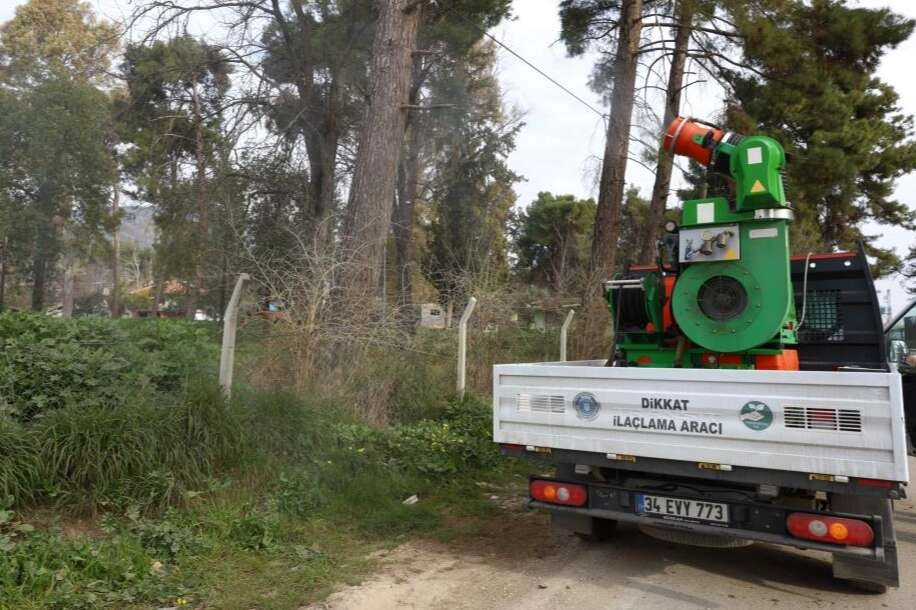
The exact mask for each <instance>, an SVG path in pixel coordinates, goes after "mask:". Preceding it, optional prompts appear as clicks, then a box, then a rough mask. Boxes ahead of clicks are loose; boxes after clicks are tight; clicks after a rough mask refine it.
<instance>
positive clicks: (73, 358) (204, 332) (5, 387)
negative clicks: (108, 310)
mask: <svg viewBox="0 0 916 610" xmlns="http://www.w3.org/2000/svg"><path fill="white" fill-rule="evenodd" d="M0 350H2V353H3V354H4V358H3V359H0V412H5V413H7V414H8V415H11V416H13V417H15V418H16V419H18V420H20V421H31V420H32V419H35V418H37V417H41V416H43V415H45V414H46V413H49V412H52V411H54V410H57V409H62V408H65V407H76V408H86V407H95V406H99V407H105V408H117V407H119V406H121V405H122V404H124V403H128V402H133V401H136V400H138V399H141V398H143V397H144V396H149V395H151V394H152V393H153V392H172V391H177V390H179V389H181V388H182V387H184V385H185V384H186V382H187V380H188V379H191V378H196V377H200V376H202V375H205V374H206V373H207V372H210V373H212V371H215V369H216V363H217V357H216V345H215V342H214V341H213V330H212V328H211V327H209V326H207V325H200V324H197V323H190V322H179V321H171V320H110V319H104V318H79V319H74V320H64V319H59V318H51V317H48V316H42V315H37V314H10V313H6V314H2V315H0Z"/></svg>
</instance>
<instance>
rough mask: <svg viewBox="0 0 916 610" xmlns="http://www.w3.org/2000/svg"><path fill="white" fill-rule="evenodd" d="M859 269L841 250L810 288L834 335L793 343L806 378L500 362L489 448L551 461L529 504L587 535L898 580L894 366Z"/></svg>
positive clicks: (898, 412)
mask: <svg viewBox="0 0 916 610" xmlns="http://www.w3.org/2000/svg"><path fill="white" fill-rule="evenodd" d="M846 261H850V263H849V264H846ZM863 261H864V258H861V257H857V256H855V255H854V254H850V255H849V257H848V258H847V259H842V258H841V257H836V256H834V257H833V258H832V259H828V260H824V261H823V262H822V263H821V268H822V271H824V273H822V274H812V277H811V279H810V284H811V286H809V289H811V290H832V291H835V292H836V302H835V305H836V307H835V308H834V309H835V311H834V314H833V315H834V318H835V320H834V324H835V328H829V329H827V328H822V329H821V330H823V331H825V332H821V333H820V334H819V335H817V336H814V335H812V336H811V337H809V340H808V341H807V343H806V342H805V341H804V340H802V341H800V345H799V351H800V354H801V360H802V367H801V368H802V369H803V370H799V371H755V370H726V369H674V368H665V369H661V368H641V367H609V366H605V362H604V361H584V362H552V363H540V364H506V365H497V366H496V367H494V376H493V408H494V411H493V415H494V417H493V420H494V421H493V435H494V440H495V442H497V443H499V444H500V446H501V448H502V451H503V453H504V454H506V455H514V456H528V457H532V458H537V459H541V460H547V461H550V462H553V463H554V464H556V474H555V475H554V476H552V477H545V476H534V477H532V478H531V480H530V488H529V491H530V500H529V506H530V507H532V508H538V509H547V510H549V511H550V513H551V515H552V518H553V523H554V525H556V526H559V527H564V528H567V529H571V530H573V531H574V532H576V533H577V534H579V535H580V536H582V537H585V538H602V537H605V536H607V535H608V534H610V533H611V531H612V529H613V526H614V525H615V524H616V522H618V521H628V522H634V523H637V524H640V525H642V526H648V527H649V528H650V530H651V531H652V532H653V533H654V535H660V536H662V537H664V536H668V537H669V539H677V540H680V541H683V542H693V543H702V544H707V545H709V544H712V545H715V544H721V545H722V546H728V545H735V544H741V543H743V542H744V541H762V542H768V543H775V544H783V545H789V546H793V547H798V548H804V549H816V550H821V551H827V552H829V553H832V554H833V570H834V575H835V576H836V577H837V578H841V579H846V580H849V581H851V582H853V583H854V584H856V585H858V586H860V587H862V588H865V589H867V590H870V591H883V590H885V589H886V587H887V586H898V569H897V547H896V540H895V534H894V511H893V501H894V500H895V499H898V498H901V497H903V496H904V495H905V492H906V484H907V482H908V480H909V473H908V469H907V450H908V438H907V433H906V427H905V420H904V405H903V394H902V391H901V376H900V373H899V372H897V371H896V370H895V367H894V366H887V364H886V361H885V359H884V356H883V355H882V356H881V357H878V356H877V355H876V354H877V350H880V351H882V352H883V350H884V338H883V333H882V329H881V328H880V320H879V319H878V318H877V316H872V315H871V313H870V311H871V309H873V308H874V307H873V306H876V304H875V303H874V302H872V301H873V300H874V299H873V296H870V295H873V290H871V289H870V286H867V288H868V289H867V290H860V289H861V288H862V285H863V284H862V282H861V281H858V280H856V279H855V277H854V274H852V273H851V272H854V271H855V269H850V267H851V266H857V267H862V266H864V262H863ZM796 266H797V265H796ZM834 267H835V269H834ZM831 269H833V271H835V272H836V273H834V274H833V275H831V273H830V270H831ZM860 270H861V269H860ZM843 278H846V279H848V280H850V282H849V283H847V284H843V281H845V280H844V279H843ZM850 278H851V279H850ZM862 279H864V280H867V281H868V282H870V278H869V277H868V276H867V272H865V274H864V275H861V276H860V280H862ZM819 281H820V282H822V284H821V285H820V286H818V282H819ZM856 286H858V287H859V288H858V289H857V288H856ZM799 296H800V295H796V298H799ZM857 308H859V309H857ZM857 311H860V312H867V315H866V316H864V317H865V318H867V319H865V320H864V321H863V316H862V315H859V314H857V313H856V312H857ZM844 314H845V319H844ZM876 324H877V328H875V325H876ZM831 342H832V343H831ZM877 342H880V345H878V344H877ZM849 354H858V355H859V356H860V357H859V358H858V359H857V360H855V361H851V360H854V359H853V358H852V357H850V355H849ZM831 355H832V356H833V357H835V358H837V360H836V361H834V362H831V361H830V357H831ZM806 368H807V369H809V370H805V369H806ZM812 369H813V370H812Z"/></svg>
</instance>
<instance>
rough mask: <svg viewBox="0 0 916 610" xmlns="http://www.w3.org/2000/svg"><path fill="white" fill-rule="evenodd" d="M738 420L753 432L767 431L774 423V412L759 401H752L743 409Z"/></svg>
mask: <svg viewBox="0 0 916 610" xmlns="http://www.w3.org/2000/svg"><path fill="white" fill-rule="evenodd" d="M738 419H740V420H741V421H743V422H744V425H745V426H747V427H748V428H750V429H751V430H756V431H760V430H766V429H767V428H769V427H770V424H772V423H773V412H772V411H770V407H768V406H766V405H765V404H764V403H762V402H760V401H758V400H752V401H751V402H749V403H747V404H746V405H744V406H743V407H741V413H740V414H739V415H738Z"/></svg>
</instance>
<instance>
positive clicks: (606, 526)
mask: <svg viewBox="0 0 916 610" xmlns="http://www.w3.org/2000/svg"><path fill="white" fill-rule="evenodd" d="M590 520H591V524H590V529H591V532H588V533H586V532H573V533H574V534H575V535H576V538H578V539H579V540H581V541H583V542H602V541H604V540H610V539H611V538H612V537H613V536H614V532H616V531H617V522H616V521H614V520H612V519H599V518H597V517H590Z"/></svg>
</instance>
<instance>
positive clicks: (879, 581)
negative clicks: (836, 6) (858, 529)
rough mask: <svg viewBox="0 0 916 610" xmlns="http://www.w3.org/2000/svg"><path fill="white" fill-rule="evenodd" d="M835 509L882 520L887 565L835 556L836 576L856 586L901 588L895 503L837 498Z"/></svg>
mask: <svg viewBox="0 0 916 610" xmlns="http://www.w3.org/2000/svg"><path fill="white" fill-rule="evenodd" d="M831 508H832V509H833V510H834V511H836V512H843V513H852V514H859V515H875V516H878V517H881V539H882V541H883V551H884V552H883V555H884V558H883V561H882V560H880V559H867V558H862V557H854V556H849V555H840V554H837V553H835V554H834V555H833V576H834V578H841V579H843V580H849V581H852V582H853V583H863V584H874V585H883V586H887V587H899V586H900V572H899V569H898V566H897V536H896V533H895V531H894V508H893V502H892V501H891V500H887V499H884V498H868V497H861V496H850V495H840V494H836V495H834V496H833V497H832V498H831Z"/></svg>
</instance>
